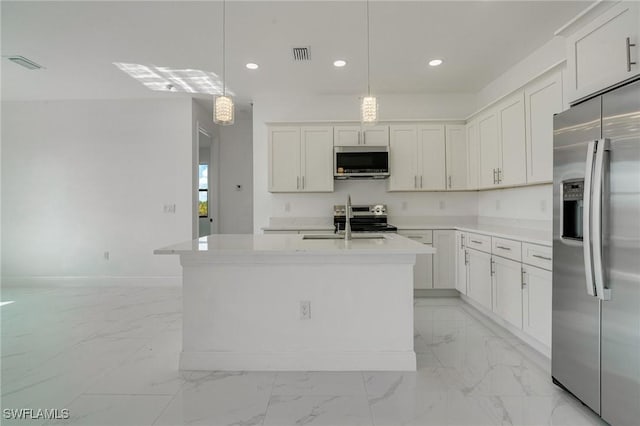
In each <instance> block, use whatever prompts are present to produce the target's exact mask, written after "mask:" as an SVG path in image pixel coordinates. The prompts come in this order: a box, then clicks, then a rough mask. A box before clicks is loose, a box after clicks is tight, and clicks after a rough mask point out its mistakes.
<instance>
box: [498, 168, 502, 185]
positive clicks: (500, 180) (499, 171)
mask: <svg viewBox="0 0 640 426" xmlns="http://www.w3.org/2000/svg"><path fill="white" fill-rule="evenodd" d="M501 182H502V169H501V168H498V183H501Z"/></svg>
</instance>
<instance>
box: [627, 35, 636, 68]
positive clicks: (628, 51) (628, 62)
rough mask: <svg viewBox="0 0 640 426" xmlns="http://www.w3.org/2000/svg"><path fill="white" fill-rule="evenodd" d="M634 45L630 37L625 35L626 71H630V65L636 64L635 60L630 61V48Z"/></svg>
mask: <svg viewBox="0 0 640 426" xmlns="http://www.w3.org/2000/svg"><path fill="white" fill-rule="evenodd" d="M632 47H636V44H635V43H631V39H630V38H629V37H627V71H631V65H636V62H631V48H632Z"/></svg>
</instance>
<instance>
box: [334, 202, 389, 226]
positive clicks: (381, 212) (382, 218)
mask: <svg viewBox="0 0 640 426" xmlns="http://www.w3.org/2000/svg"><path fill="white" fill-rule="evenodd" d="M345 213H346V208H345V206H344V204H342V205H335V206H333V226H334V227H335V232H339V231H344V228H345V222H346V214H345ZM351 213H352V215H351V231H353V232H397V231H398V228H396V227H395V226H393V225H389V224H388V223H387V206H386V204H371V205H369V204H366V205H353V206H351Z"/></svg>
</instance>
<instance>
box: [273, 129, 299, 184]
mask: <svg viewBox="0 0 640 426" xmlns="http://www.w3.org/2000/svg"><path fill="white" fill-rule="evenodd" d="M299 189H300V128H299V127H271V128H269V191H271V192H295V191H298V190H299Z"/></svg>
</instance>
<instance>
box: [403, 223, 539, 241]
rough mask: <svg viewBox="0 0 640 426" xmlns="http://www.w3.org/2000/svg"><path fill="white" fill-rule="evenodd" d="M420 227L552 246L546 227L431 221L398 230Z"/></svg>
mask: <svg viewBox="0 0 640 426" xmlns="http://www.w3.org/2000/svg"><path fill="white" fill-rule="evenodd" d="M419 229H455V230H457V231H463V232H475V233H478V234H484V235H490V236H493V237H499V238H507V239H511V240H518V241H523V242H527V243H532V244H540V245H543V246H551V245H552V244H551V231H550V230H549V231H547V230H544V229H531V228H519V227H512V226H500V225H486V224H467V225H457V226H451V225H433V224H429V223H424V224H412V225H398V230H400V231H403V230H405V231H408V230H419Z"/></svg>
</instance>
